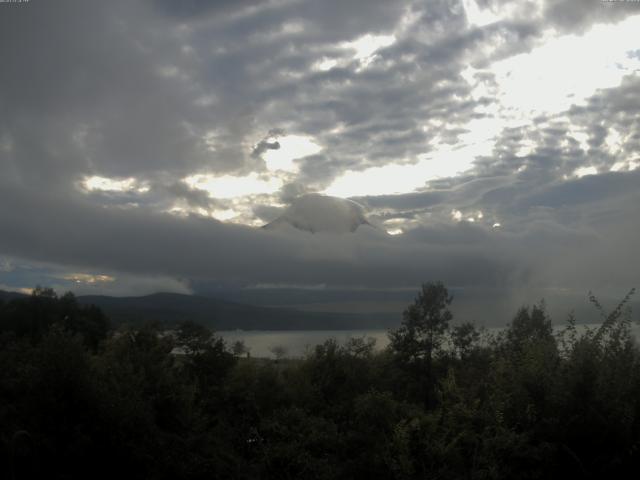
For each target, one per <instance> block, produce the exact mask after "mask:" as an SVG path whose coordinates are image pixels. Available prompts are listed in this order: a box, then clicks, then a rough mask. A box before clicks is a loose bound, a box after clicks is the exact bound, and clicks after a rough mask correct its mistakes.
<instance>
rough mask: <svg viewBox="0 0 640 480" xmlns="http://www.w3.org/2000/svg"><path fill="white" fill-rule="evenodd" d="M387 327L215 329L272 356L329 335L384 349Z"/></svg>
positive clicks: (298, 352)
mask: <svg viewBox="0 0 640 480" xmlns="http://www.w3.org/2000/svg"><path fill="white" fill-rule="evenodd" d="M598 326H599V324H585V325H577V328H578V332H580V331H581V330H584V329H586V328H597V327H598ZM564 327H565V326H564V325H555V326H554V330H555V331H560V330H562V329H563V328H564ZM503 329H504V327H494V328H487V329H486V331H487V332H488V333H490V334H495V333H498V332H500V331H501V330H503ZM631 331H632V333H633V334H634V336H635V337H636V338H637V339H638V338H640V326H639V325H637V324H632V325H631ZM387 332H388V330H385V329H372V330H271V331H266V330H264V331H262V330H247V331H245V330H226V331H219V332H216V333H217V335H220V336H221V337H222V338H223V339H224V340H225V341H226V342H227V345H229V346H231V345H232V344H233V342H235V341H237V340H241V341H243V342H244V344H245V345H246V346H247V347H248V348H249V349H250V352H251V356H252V357H263V358H274V354H273V353H272V352H271V349H272V348H273V347H283V348H284V351H285V352H286V353H285V356H286V357H290V358H291V357H303V356H304V355H305V354H306V353H307V352H308V351H309V350H312V349H313V348H314V347H315V346H316V345H319V344H321V343H323V342H325V341H326V340H328V339H330V338H334V339H336V341H337V342H338V343H339V344H344V343H345V342H346V341H347V340H348V339H349V338H362V337H368V338H374V339H375V340H376V349H383V348H385V347H386V346H387V345H388V344H389V338H388V336H387Z"/></svg>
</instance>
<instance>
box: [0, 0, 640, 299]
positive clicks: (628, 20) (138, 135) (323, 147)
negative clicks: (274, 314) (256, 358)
mask: <svg viewBox="0 0 640 480" xmlns="http://www.w3.org/2000/svg"><path fill="white" fill-rule="evenodd" d="M638 32H640V3H638V2H622V1H617V2H602V1H596V0H593V1H592V0H564V1H558V0H518V1H509V0H432V1H424V0H423V1H403V2H391V1H388V0H323V1H306V0H264V1H262V0H234V1H231V0H219V1H212V2H207V1H204V0H185V1H181V2H174V1H170V0H141V1H139V2H130V1H125V0H111V1H109V2H105V1H97V0H83V1H68V0H58V1H55V2H53V1H44V0H29V1H28V2H21V3H0V58H1V59H2V68H0V87H1V88H0V113H1V114H0V289H10V290H23V291H28V289H30V288H32V287H34V286H35V285H38V284H39V285H49V286H53V287H54V288H57V289H60V290H67V289H72V290H74V291H76V292H78V293H104V294H113V295H138V294H145V293H152V292H157V291H171V292H180V293H201V292H203V291H205V290H207V289H209V290H210V289H211V288H213V287H216V288H227V287H228V288H241V289H261V288H272V289H277V288H285V287H286V288H288V289H290V288H298V289H302V290H304V289H307V290H314V289H347V290H348V289H351V290H353V291H362V290H367V289H371V290H380V289H387V290H389V291H393V290H403V289H407V290H409V289H416V288H417V286H418V285H419V284H420V283H421V282H424V281H430V280H442V281H444V282H445V283H446V284H447V285H449V286H451V287H455V288H458V289H465V288H467V289H473V288H477V289H483V288H485V289H505V290H514V289H520V290H527V289H531V291H534V290H535V291H548V292H556V293H557V292H572V293H575V292H581V293H583V294H585V295H586V292H588V291H589V290H593V291H594V292H601V293H603V294H605V293H606V294H611V295H617V296H623V295H624V293H626V291H627V290H628V289H629V288H631V287H633V286H640V285H639V283H640V282H638V280H639V279H640V273H639V272H640V268H639V267H640V253H639V249H638V245H639V244H640V242H639V240H640V214H639V213H638V211H639V210H638V205H639V204H640V188H639V187H640V169H638V167H639V166H640V41H638V38H639V37H638ZM307 194H322V195H330V196H334V197H339V198H342V199H349V200H350V201H352V202H355V203H356V204H358V205H359V206H360V207H361V208H362V212H364V215H365V216H366V218H367V220H368V222H369V223H370V224H371V225H370V226H369V225H367V226H362V227H360V228H358V229H357V230H356V231H355V232H353V233H351V232H349V233H335V232H324V233H323V232H317V233H310V232H307V231H299V230H296V229H293V228H289V229H287V228H285V229H262V228H260V227H261V226H263V225H265V224H268V223H270V222H272V221H273V220H275V219H277V218H278V217H280V216H281V215H282V214H283V212H285V211H287V208H288V207H289V206H290V205H291V204H292V202H294V201H295V200H296V199H297V198H299V197H301V196H304V195H307Z"/></svg>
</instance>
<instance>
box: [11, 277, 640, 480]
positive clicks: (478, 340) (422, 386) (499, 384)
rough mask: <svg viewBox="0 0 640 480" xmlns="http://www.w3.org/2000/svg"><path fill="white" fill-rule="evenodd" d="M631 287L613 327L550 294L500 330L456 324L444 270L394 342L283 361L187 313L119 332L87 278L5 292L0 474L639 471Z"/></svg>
mask: <svg viewBox="0 0 640 480" xmlns="http://www.w3.org/2000/svg"><path fill="white" fill-rule="evenodd" d="M631 293H633V292H630V294H631ZM628 299H629V295H628V296H627V297H626V298H625V299H624V300H623V301H622V302H621V304H620V305H619V306H618V307H617V308H616V309H615V310H614V311H613V312H611V313H610V314H605V312H604V310H603V309H602V307H601V306H600V304H599V303H598V302H597V300H596V299H595V297H591V300H592V302H593V303H594V305H595V306H596V308H598V309H600V310H601V312H602V315H603V323H602V326H601V327H599V328H598V329H591V330H588V329H587V330H584V329H582V328H580V327H578V326H576V322H575V319H573V318H569V320H568V322H567V326H566V328H565V329H564V331H562V332H561V333H560V334H554V331H553V329H552V326H551V320H550V319H549V317H548V315H547V313H546V312H545V309H544V305H543V304H541V305H536V306H533V307H531V308H522V309H520V310H519V311H518V312H517V314H516V316H515V317H514V319H513V321H512V322H511V324H510V325H509V326H508V327H507V328H506V329H505V330H504V331H503V332H502V333H500V334H498V335H493V336H491V335H488V334H487V333H486V332H481V331H479V330H477V329H476V328H475V326H474V325H473V324H462V325H456V326H451V325H450V323H451V321H452V315H451V312H450V310H449V306H450V304H451V301H452V297H451V296H450V295H449V293H448V292H447V289H446V288H445V287H444V286H443V285H442V284H440V283H428V284H425V285H423V286H422V288H421V290H420V292H419V294H418V296H417V298H416V300H415V302H414V303H413V304H412V305H410V306H409V307H408V308H407V309H406V311H405V312H404V317H403V322H402V325H401V326H400V328H398V329H397V330H395V331H392V332H390V340H391V342H390V346H389V347H388V348H387V349H385V350H384V351H380V352H377V351H376V350H375V349H374V342H373V341H372V340H370V339H366V338H355V339H351V340H349V341H348V342H347V343H346V344H344V345H339V344H338V343H337V342H336V341H334V340H329V341H327V342H325V343H323V344H321V345H318V346H317V347H315V349H314V350H313V351H312V352H310V353H309V354H308V355H307V356H306V357H305V358H303V359H280V360H278V361H270V360H266V359H253V358H241V354H242V353H244V349H241V348H239V347H238V346H235V347H234V349H233V350H235V351H236V355H234V354H233V353H231V351H230V350H229V349H228V348H227V347H226V345H225V344H224V342H223V341H222V339H220V338H218V337H216V336H214V335H213V334H212V333H211V332H210V331H209V330H207V329H206V328H204V327H201V326H199V325H196V324H193V323H188V322H185V323H184V324H182V325H181V327H180V328H179V329H178V330H177V331H176V332H175V334H174V335H166V334H164V332H162V331H161V329H160V328H159V327H158V326H153V325H149V326H146V327H144V328H138V329H135V330H134V329H126V328H125V329H120V330H118V331H115V332H114V331H111V330H109V325H108V321H107V319H106V318H105V316H104V315H102V313H101V312H100V311H99V310H98V309H96V308H94V307H87V306H81V305H79V304H78V303H77V302H76V300H75V298H74V296H73V295H72V294H66V295H64V296H62V297H58V296H56V294H55V293H54V292H53V291H51V290H46V289H36V290H35V291H34V293H33V295H31V296H30V297H29V298H27V299H16V300H12V301H9V302H6V303H4V304H3V303H0V365H1V368H0V476H1V477H2V478H8V479H21V478H54V479H58V478H59V479H68V478H83V479H86V478H98V479H100V478H105V479H106V478H109V479H113V478H151V479H165V478H166V479H181V478H185V479H186V478H189V479H200V478H201V479H205V478H207V479H212V478H217V479H307V478H308V479H426V478H438V479H520V478H523V479H538V478H541V479H542V478H544V479H548V478H551V479H553V478H562V479H563V480H566V479H567V478H572V479H573V478H629V476H630V475H633V474H635V473H636V467H637V466H638V465H640V450H639V448H640V368H639V367H640V351H639V349H638V347H637V345H636V343H635V341H634V339H633V337H632V335H631V332H630V320H629V319H630V316H629V315H628V314H627V313H626V311H625V305H626V303H627V301H628ZM176 347H179V348H180V350H179V351H177V350H176Z"/></svg>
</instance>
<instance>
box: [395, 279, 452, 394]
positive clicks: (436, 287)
mask: <svg viewBox="0 0 640 480" xmlns="http://www.w3.org/2000/svg"><path fill="white" fill-rule="evenodd" d="M452 300H453V297H452V296H451V295H449V292H448V291H447V289H446V288H445V286H444V285H443V284H442V283H441V282H429V283H424V284H422V288H421V290H420V292H419V293H418V296H417V297H416V299H415V301H414V302H413V304H412V305H409V306H408V307H407V309H406V310H405V311H404V313H403V320H402V325H401V326H400V328H398V329H397V330H394V331H391V332H389V339H390V341H391V342H390V348H391V350H392V352H393V353H394V354H395V356H396V358H397V359H398V360H399V362H400V364H401V365H403V367H408V370H410V371H411V372H412V373H413V374H414V375H415V376H417V377H418V379H419V381H418V382H417V383H419V384H422V385H423V387H422V388H423V389H424V391H423V393H422V394H423V395H424V398H425V403H426V404H427V405H430V404H431V403H432V401H433V398H434V395H433V387H434V384H435V382H434V378H433V358H434V356H435V354H436V353H438V352H439V351H440V349H441V346H442V342H443V340H444V335H445V333H446V331H447V330H448V328H449V322H450V321H451V319H452V318H453V315H452V314H451V311H450V310H449V305H451V302H452ZM425 380H426V382H425ZM423 382H425V383H423Z"/></svg>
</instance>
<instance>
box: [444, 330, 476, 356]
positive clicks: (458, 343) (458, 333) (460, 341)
mask: <svg viewBox="0 0 640 480" xmlns="http://www.w3.org/2000/svg"><path fill="white" fill-rule="evenodd" d="M479 339H480V332H479V331H478V330H477V329H476V327H475V325H474V324H473V323H471V322H465V323H461V324H460V325H456V326H455V327H453V328H452V332H451V343H452V345H453V348H455V350H456V353H457V354H458V356H459V357H460V359H465V358H466V357H467V356H468V355H469V353H470V352H471V351H472V349H473V347H474V345H475V344H476V343H477V342H478V340H479Z"/></svg>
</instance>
